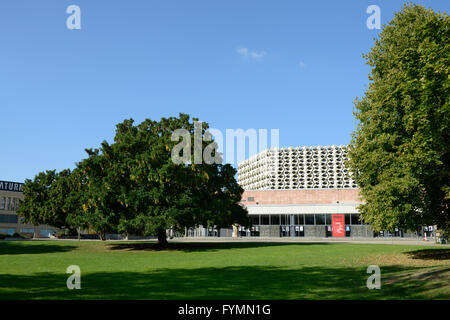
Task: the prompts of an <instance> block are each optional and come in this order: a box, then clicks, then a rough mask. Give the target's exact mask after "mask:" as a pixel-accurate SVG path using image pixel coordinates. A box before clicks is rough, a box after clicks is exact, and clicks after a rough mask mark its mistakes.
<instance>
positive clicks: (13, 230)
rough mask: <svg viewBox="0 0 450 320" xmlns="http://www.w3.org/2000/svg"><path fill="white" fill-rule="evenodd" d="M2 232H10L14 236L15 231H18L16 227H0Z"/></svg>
mask: <svg viewBox="0 0 450 320" xmlns="http://www.w3.org/2000/svg"><path fill="white" fill-rule="evenodd" d="M0 233H3V234H9V235H10V236H12V235H14V233H16V229H14V228H1V229H0Z"/></svg>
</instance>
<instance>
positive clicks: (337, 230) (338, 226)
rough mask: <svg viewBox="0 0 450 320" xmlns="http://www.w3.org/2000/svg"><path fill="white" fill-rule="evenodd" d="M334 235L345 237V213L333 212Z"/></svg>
mask: <svg viewBox="0 0 450 320" xmlns="http://www.w3.org/2000/svg"><path fill="white" fill-rule="evenodd" d="M331 223H332V225H333V237H345V219H344V215H343V214H332V215H331Z"/></svg>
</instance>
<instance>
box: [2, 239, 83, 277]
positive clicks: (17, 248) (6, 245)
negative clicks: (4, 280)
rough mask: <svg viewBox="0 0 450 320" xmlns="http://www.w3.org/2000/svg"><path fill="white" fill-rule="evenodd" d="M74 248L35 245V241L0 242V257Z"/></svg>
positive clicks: (70, 246)
mask: <svg viewBox="0 0 450 320" xmlns="http://www.w3.org/2000/svg"><path fill="white" fill-rule="evenodd" d="M76 248H77V247H76V246H73V245H61V244H48V243H45V244H44V243H43V244H36V241H32V242H30V241H0V255H3V254H41V253H57V252H68V251H71V250H75V249H76ZM0 271H1V270H0Z"/></svg>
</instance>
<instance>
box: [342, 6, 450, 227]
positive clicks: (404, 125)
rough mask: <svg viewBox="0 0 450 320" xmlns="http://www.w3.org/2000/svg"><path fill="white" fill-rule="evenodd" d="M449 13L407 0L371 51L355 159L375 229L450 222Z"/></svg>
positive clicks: (353, 150)
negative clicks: (410, 3) (368, 80)
mask: <svg viewBox="0 0 450 320" xmlns="http://www.w3.org/2000/svg"><path fill="white" fill-rule="evenodd" d="M449 26H450V25H449V16H448V15H447V14H445V13H436V12H434V11H433V10H431V9H425V8H424V7H422V6H418V5H405V6H404V7H403V8H402V10H400V11H399V12H397V13H396V14H395V17H394V18H393V20H392V21H391V22H389V24H388V25H386V26H384V27H383V30H382V31H381V33H380V35H379V38H378V39H376V41H375V45H374V46H373V48H372V49H371V51H370V53H369V54H367V55H364V57H365V58H366V59H367V63H368V64H369V65H370V66H371V68H372V69H371V73H370V75H369V79H370V80H371V83H370V84H369V87H368V89H367V91H366V92H365V95H364V97H362V98H361V99H356V101H355V106H356V110H355V112H354V114H355V116H356V119H357V120H358V126H357V129H356V131H355V132H354V133H353V139H352V142H351V144H350V150H349V158H350V160H349V166H350V168H351V171H352V172H353V176H354V178H355V181H356V182H357V184H358V185H359V187H360V188H361V196H362V199H363V200H364V204H362V205H361V206H360V211H361V214H362V217H363V219H364V220H365V221H366V222H368V223H370V224H371V226H372V227H373V228H374V229H375V230H393V229H394V228H395V227H402V228H407V229H409V230H417V228H418V227H419V226H420V225H424V224H426V225H431V224H437V225H438V226H439V227H440V228H442V229H445V230H448V229H449V200H450V198H449V191H450V184H449V178H450V172H449V149H450V137H449V128H450V122H449V119H450V105H449V96H450V92H449V66H450V30H449Z"/></svg>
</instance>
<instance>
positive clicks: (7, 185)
mask: <svg viewBox="0 0 450 320" xmlns="http://www.w3.org/2000/svg"><path fill="white" fill-rule="evenodd" d="M22 186H23V183H20V182H11V181H1V180H0V191H12V192H22Z"/></svg>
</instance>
